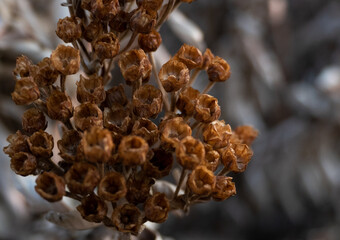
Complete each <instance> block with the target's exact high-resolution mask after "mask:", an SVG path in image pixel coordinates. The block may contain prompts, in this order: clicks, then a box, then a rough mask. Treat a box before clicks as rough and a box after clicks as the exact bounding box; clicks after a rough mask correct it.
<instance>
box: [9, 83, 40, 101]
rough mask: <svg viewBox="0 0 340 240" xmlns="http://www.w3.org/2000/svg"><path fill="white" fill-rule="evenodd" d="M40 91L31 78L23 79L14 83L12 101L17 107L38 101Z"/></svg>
mask: <svg viewBox="0 0 340 240" xmlns="http://www.w3.org/2000/svg"><path fill="white" fill-rule="evenodd" d="M39 97H40V91H39V88H38V86H37V84H36V83H35V82H34V80H33V78H32V77H23V78H21V79H19V80H17V81H16V83H15V88H14V92H13V93H12V99H13V101H14V102H15V104H17V105H27V104H30V103H32V102H34V101H35V100H37V99H39Z"/></svg>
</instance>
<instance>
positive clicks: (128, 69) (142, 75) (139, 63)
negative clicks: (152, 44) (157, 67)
mask: <svg viewBox="0 0 340 240" xmlns="http://www.w3.org/2000/svg"><path fill="white" fill-rule="evenodd" d="M118 65H119V68H120V71H121V73H122V75H123V77H124V79H125V81H126V84H128V85H132V84H133V83H134V82H137V81H138V80H139V79H142V81H143V82H147V81H148V80H149V78H150V74H151V68H152V66H151V63H150V61H149V59H148V57H147V56H146V54H145V52H144V51H143V50H142V49H132V50H130V51H128V52H126V53H124V54H122V56H121V57H120V58H119V62H118Z"/></svg>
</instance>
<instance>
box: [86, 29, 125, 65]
mask: <svg viewBox="0 0 340 240" xmlns="http://www.w3.org/2000/svg"><path fill="white" fill-rule="evenodd" d="M92 46H93V48H94V51H95V53H96V54H97V56H98V58H99V59H101V60H104V59H107V58H113V57H114V56H116V55H117V54H118V52H119V48H120V44H119V39H118V38H117V36H116V35H115V34H114V33H112V32H110V33H103V34H102V35H100V36H99V37H98V38H97V39H96V40H94V41H93V42H92Z"/></svg>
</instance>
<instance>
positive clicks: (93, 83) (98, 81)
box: [77, 75, 105, 104]
mask: <svg viewBox="0 0 340 240" xmlns="http://www.w3.org/2000/svg"><path fill="white" fill-rule="evenodd" d="M77 100H78V102H80V103H84V102H92V103H95V104H100V103H102V102H103V101H104V100H105V90H104V86H103V78H102V77H100V76H97V75H91V76H89V78H85V77H84V76H83V75H80V80H79V82H77Z"/></svg>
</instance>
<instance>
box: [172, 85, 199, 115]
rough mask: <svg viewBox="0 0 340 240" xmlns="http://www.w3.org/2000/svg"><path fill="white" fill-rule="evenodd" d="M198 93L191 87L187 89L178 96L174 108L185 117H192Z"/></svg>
mask: <svg viewBox="0 0 340 240" xmlns="http://www.w3.org/2000/svg"><path fill="white" fill-rule="evenodd" d="M199 95H200V92H199V91H198V90H196V89H193V88H192V87H187V88H186V89H184V90H183V91H181V92H180V93H179V95H178V99H177V102H176V107H177V108H178V109H179V110H180V111H181V112H182V114H184V115H186V116H192V115H193V114H194V111H195V105H196V100H197V99H198V96H199Z"/></svg>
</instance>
